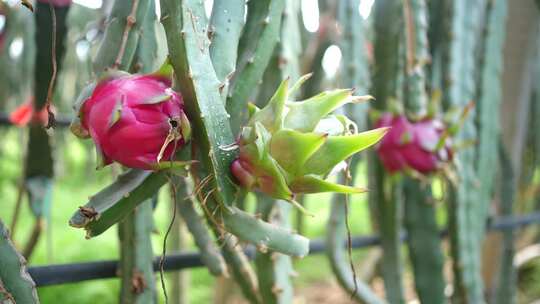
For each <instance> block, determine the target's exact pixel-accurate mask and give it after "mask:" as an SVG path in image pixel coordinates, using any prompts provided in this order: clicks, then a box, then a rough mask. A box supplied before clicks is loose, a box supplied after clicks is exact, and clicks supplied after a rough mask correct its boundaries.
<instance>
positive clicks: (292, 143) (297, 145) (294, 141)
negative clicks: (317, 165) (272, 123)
mask: <svg viewBox="0 0 540 304" xmlns="http://www.w3.org/2000/svg"><path fill="white" fill-rule="evenodd" d="M327 137H328V135H327V134H324V133H322V134H321V133H301V132H298V131H295V130H290V129H285V130H280V131H277V132H276V133H274V135H273V136H272V139H271V141H270V154H271V155H272V157H273V158H274V159H275V160H276V161H277V162H278V163H279V164H280V165H281V167H283V168H284V169H285V170H286V171H287V172H288V173H289V174H291V175H293V176H294V175H296V173H297V172H299V171H300V170H301V168H302V167H303V166H304V164H305V162H306V161H307V160H308V159H309V158H310V157H311V155H313V153H315V151H317V149H319V148H320V147H321V145H322V144H323V143H324V141H325V139H326V138H327Z"/></svg>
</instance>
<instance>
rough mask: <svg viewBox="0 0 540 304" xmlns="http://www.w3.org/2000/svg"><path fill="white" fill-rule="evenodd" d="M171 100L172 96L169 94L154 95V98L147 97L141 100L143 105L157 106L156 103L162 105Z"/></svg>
mask: <svg viewBox="0 0 540 304" xmlns="http://www.w3.org/2000/svg"><path fill="white" fill-rule="evenodd" d="M171 98H172V95H171V94H168V93H163V94H159V95H156V96H152V97H149V98H147V99H145V100H143V102H142V103H143V104H158V103H162V102H165V101H167V100H170V99H171Z"/></svg>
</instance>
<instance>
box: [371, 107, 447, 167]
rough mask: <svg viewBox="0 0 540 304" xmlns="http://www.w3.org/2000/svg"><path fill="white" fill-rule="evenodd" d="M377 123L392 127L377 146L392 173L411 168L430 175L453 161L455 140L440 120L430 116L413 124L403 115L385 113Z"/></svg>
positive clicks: (385, 164) (381, 157)
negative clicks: (450, 136) (449, 136)
mask: <svg viewBox="0 0 540 304" xmlns="http://www.w3.org/2000/svg"><path fill="white" fill-rule="evenodd" d="M375 126H377V127H391V130H390V131H389V132H388V134H387V136H385V138H384V139H383V140H382V141H381V143H380V144H379V145H378V146H377V154H378V155H379V158H380V159H381V161H382V163H383V165H384V167H385V168H386V170H388V171H389V172H391V173H395V172H399V171H406V170H408V169H412V170H415V171H416V172H418V173H421V174H429V173H433V172H436V171H437V170H439V169H441V168H442V166H443V165H444V164H445V163H447V162H449V161H451V160H452V156H453V154H454V152H453V150H454V147H453V144H452V140H451V139H450V138H448V137H447V135H446V134H447V132H448V131H447V127H446V126H445V124H444V123H443V122H442V121H441V120H440V119H437V118H431V117H428V118H424V119H422V120H420V121H418V122H414V123H413V122H410V121H409V120H408V119H407V117H406V116H405V115H403V114H400V115H394V114H392V113H383V114H382V115H381V117H380V118H379V120H378V121H377V122H376V123H375Z"/></svg>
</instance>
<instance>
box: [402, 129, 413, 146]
mask: <svg viewBox="0 0 540 304" xmlns="http://www.w3.org/2000/svg"><path fill="white" fill-rule="evenodd" d="M411 141H412V134H411V131H405V132H403V134H401V137H400V139H399V143H400V144H402V145H407V144H410V143H411Z"/></svg>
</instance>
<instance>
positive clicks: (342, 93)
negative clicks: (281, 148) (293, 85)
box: [284, 89, 372, 132]
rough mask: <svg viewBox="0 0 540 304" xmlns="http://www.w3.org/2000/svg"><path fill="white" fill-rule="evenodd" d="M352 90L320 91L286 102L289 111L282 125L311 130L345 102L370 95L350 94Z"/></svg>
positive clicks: (368, 97)
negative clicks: (302, 99) (299, 99)
mask: <svg viewBox="0 0 540 304" xmlns="http://www.w3.org/2000/svg"><path fill="white" fill-rule="evenodd" d="M351 95H352V90H350V89H342V90H333V91H326V92H322V93H320V94H318V95H315V96H313V97H311V98H309V99H306V100H304V101H299V102H291V103H287V107H289V112H288V113H287V115H286V116H285V122H284V127H285V128H289V129H294V130H298V131H302V132H312V131H313V129H315V127H316V126H317V124H318V123H319V121H320V120H321V119H322V118H323V117H325V116H326V115H328V114H329V113H330V112H332V111H334V110H335V109H337V108H339V107H341V106H342V105H344V104H346V103H351V102H360V101H363V100H369V99H371V98H372V97H371V96H351Z"/></svg>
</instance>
